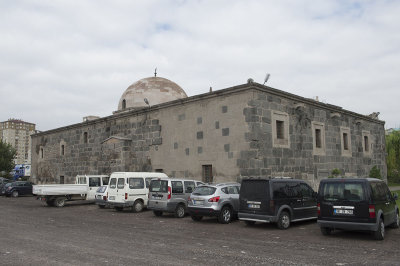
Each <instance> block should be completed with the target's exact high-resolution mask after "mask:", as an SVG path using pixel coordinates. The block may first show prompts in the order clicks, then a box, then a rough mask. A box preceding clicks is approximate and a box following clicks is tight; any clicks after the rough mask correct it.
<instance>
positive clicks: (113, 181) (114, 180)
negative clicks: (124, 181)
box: [110, 178, 117, 188]
mask: <svg viewBox="0 0 400 266" xmlns="http://www.w3.org/2000/svg"><path fill="white" fill-rule="evenodd" d="M116 186H117V179H116V178H111V180H110V188H116Z"/></svg>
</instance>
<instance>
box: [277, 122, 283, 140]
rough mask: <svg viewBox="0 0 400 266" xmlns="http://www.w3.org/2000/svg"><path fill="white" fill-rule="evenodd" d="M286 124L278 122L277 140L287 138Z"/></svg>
mask: <svg viewBox="0 0 400 266" xmlns="http://www.w3.org/2000/svg"><path fill="white" fill-rule="evenodd" d="M284 123H285V122H283V121H280V120H276V138H277V139H284V138H285V137H284V136H285V127H284V125H285V124H284Z"/></svg>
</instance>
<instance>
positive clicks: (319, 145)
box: [311, 121, 325, 155]
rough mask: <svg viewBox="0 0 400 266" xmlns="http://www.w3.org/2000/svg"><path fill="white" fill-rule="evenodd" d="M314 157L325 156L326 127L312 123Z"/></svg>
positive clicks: (318, 123)
mask: <svg viewBox="0 0 400 266" xmlns="http://www.w3.org/2000/svg"><path fill="white" fill-rule="evenodd" d="M311 129H312V134H313V139H314V142H313V155H325V125H324V124H323V123H320V122H315V121H314V122H312V123H311Z"/></svg>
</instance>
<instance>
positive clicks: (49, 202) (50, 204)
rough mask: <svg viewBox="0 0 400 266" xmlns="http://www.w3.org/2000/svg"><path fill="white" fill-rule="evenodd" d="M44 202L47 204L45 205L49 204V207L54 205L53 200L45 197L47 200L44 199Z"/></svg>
mask: <svg viewBox="0 0 400 266" xmlns="http://www.w3.org/2000/svg"><path fill="white" fill-rule="evenodd" d="M46 204H47V206H49V207H54V200H50V199H47V200H46Z"/></svg>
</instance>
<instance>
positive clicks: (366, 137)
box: [364, 136, 369, 152]
mask: <svg viewBox="0 0 400 266" xmlns="http://www.w3.org/2000/svg"><path fill="white" fill-rule="evenodd" d="M364 151H365V152H369V141H368V136H364Z"/></svg>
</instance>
